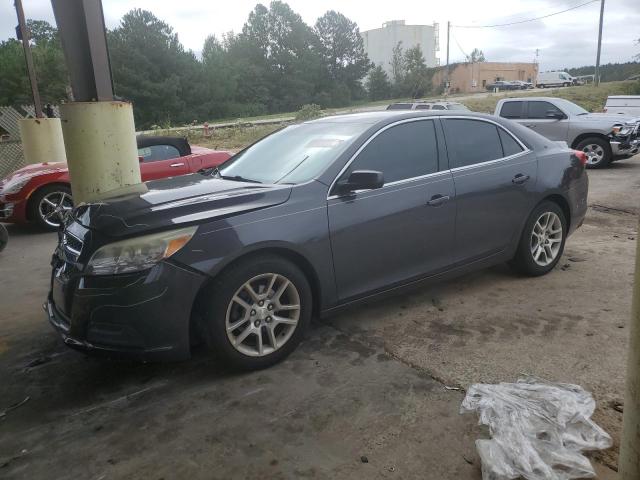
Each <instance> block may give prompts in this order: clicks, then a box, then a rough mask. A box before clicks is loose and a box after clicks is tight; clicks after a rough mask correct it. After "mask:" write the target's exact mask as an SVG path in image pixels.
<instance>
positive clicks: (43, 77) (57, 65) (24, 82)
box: [0, 20, 68, 105]
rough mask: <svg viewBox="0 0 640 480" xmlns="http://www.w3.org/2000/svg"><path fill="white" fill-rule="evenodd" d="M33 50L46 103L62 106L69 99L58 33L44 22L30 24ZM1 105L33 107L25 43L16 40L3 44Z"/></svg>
mask: <svg viewBox="0 0 640 480" xmlns="http://www.w3.org/2000/svg"><path fill="white" fill-rule="evenodd" d="M27 29H28V30H29V32H30V38H31V42H30V46H31V52H32V55H33V63H34V68H35V72H36V78H37V81H38V88H39V91H40V97H41V99H42V102H43V103H59V102H60V100H62V99H64V98H66V87H67V84H68V80H67V72H66V68H65V64H64V57H63V55H62V47H61V45H60V39H59V37H58V31H57V29H56V28H55V27H52V26H51V25H50V24H49V23H47V22H45V21H41V20H27ZM0 72H2V74H1V75H0V105H23V104H31V103H33V99H32V98H31V87H30V86H29V77H28V76H27V68H26V65H25V59H24V50H23V48H22V43H21V42H19V41H18V40H15V39H9V40H5V41H3V42H0Z"/></svg>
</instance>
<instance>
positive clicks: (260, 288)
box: [202, 254, 313, 370]
mask: <svg viewBox="0 0 640 480" xmlns="http://www.w3.org/2000/svg"><path fill="white" fill-rule="evenodd" d="M203 298H206V299H207V300H205V303H204V305H203V309H202V310H203V311H202V327H203V330H204V333H205V340H206V342H207V346H208V347H209V348H210V349H211V350H212V351H213V352H214V353H215V354H216V355H218V356H219V357H220V358H221V359H222V360H223V361H224V362H225V363H227V364H229V365H230V366H232V367H234V368H236V369H239V370H258V369H262V368H266V367H269V366H271V365H274V364H275V363H278V362H280V361H282V360H284V359H285V358H286V357H287V356H288V355H289V354H291V352H293V351H294V350H295V349H296V347H297V346H298V344H299V343H300V341H301V340H302V338H303V336H304V333H305V330H306V329H307V327H308V325H309V323H310V321H311V314H312V310H313V304H312V303H313V298H312V293H311V287H310V285H309V282H308V280H307V278H306V276H305V275H304V273H303V272H302V271H301V270H300V269H299V268H298V267H297V266H296V265H295V264H294V263H293V262H291V261H289V260H287V259H285V258H282V257H280V256H278V255H272V254H265V255H260V256H257V257H251V258H247V259H246V260H241V261H240V262H239V263H237V264H236V265H233V266H232V267H231V268H229V269H228V270H226V271H224V272H223V273H222V274H221V275H220V276H219V277H217V278H216V279H215V281H214V282H213V283H212V284H211V285H210V286H209V288H208V291H207V292H205V295H204V297H203ZM296 307H297V308H296ZM234 326H235V328H234Z"/></svg>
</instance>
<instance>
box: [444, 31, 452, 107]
mask: <svg viewBox="0 0 640 480" xmlns="http://www.w3.org/2000/svg"><path fill="white" fill-rule="evenodd" d="M450 33H451V22H449V21H448V22H447V70H446V74H445V77H444V96H445V98H446V97H447V95H449V35H450Z"/></svg>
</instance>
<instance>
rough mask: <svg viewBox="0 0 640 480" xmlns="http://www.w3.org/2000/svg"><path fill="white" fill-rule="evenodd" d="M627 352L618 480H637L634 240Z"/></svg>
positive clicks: (639, 426) (639, 256)
mask: <svg viewBox="0 0 640 480" xmlns="http://www.w3.org/2000/svg"><path fill="white" fill-rule="evenodd" d="M629 336H630V337H631V338H630V339H629V347H628V350H627V381H626V394H625V399H624V416H623V419H622V439H621V441H620V459H619V460H618V471H619V472H620V480H637V479H638V478H640V237H638V238H637V239H636V269H635V275H634V282H633V301H632V306H631V328H630V330H629Z"/></svg>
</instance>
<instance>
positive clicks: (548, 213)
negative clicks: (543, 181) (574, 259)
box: [510, 200, 567, 277]
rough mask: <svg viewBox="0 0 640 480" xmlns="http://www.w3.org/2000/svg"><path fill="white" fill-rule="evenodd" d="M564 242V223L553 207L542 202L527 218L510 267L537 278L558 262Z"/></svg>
mask: <svg viewBox="0 0 640 480" xmlns="http://www.w3.org/2000/svg"><path fill="white" fill-rule="evenodd" d="M566 238H567V220H566V218H565V215H564V212H563V211H562V209H561V208H560V207H559V206H558V204H557V203H555V202H552V201H549V200H545V201H543V202H542V203H540V205H538V206H537V207H536V208H535V209H534V210H533V211H532V212H531V215H529V218H528V219H527V223H526V224H525V227H524V231H523V232H522V236H521V238H520V242H519V244H518V249H517V250H516V255H515V257H514V258H513V260H511V262H510V265H511V266H512V267H513V268H515V269H516V270H517V271H519V272H520V273H523V274H525V275H528V276H531V277H537V276H540V275H544V274H546V273H549V272H550V271H551V270H553V268H554V267H555V266H556V264H557V263H558V262H559V261H560V257H561V256H562V252H563V251H564V243H565V240H566Z"/></svg>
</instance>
